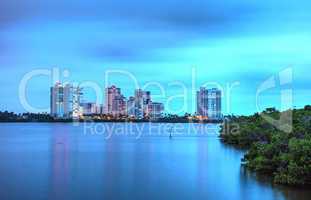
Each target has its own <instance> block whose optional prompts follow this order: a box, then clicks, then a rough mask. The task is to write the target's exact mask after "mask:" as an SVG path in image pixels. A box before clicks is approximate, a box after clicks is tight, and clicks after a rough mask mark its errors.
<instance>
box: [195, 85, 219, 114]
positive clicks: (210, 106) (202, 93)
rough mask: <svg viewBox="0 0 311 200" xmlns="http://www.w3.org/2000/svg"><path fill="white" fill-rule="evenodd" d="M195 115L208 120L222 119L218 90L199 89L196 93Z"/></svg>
mask: <svg viewBox="0 0 311 200" xmlns="http://www.w3.org/2000/svg"><path fill="white" fill-rule="evenodd" d="M197 115H199V116H202V117H208V118H209V119H220V118H221V117H222V113H221V91H220V90H218V89H216V88H212V89H206V88H204V87H201V88H200V90H199V91H197Z"/></svg>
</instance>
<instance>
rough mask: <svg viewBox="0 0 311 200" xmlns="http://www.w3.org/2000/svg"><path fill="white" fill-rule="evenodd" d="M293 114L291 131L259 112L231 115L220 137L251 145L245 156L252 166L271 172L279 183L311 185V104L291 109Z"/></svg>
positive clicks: (277, 114) (271, 111)
mask: <svg viewBox="0 0 311 200" xmlns="http://www.w3.org/2000/svg"><path fill="white" fill-rule="evenodd" d="M286 112H287V114H288V113H289V112H290V111H286ZM263 113H264V114H265V115H268V116H269V117H272V118H274V119H278V117H280V114H284V113H281V112H279V111H277V110H275V109H267V110H266V111H264V112H263ZM292 116H293V124H292V126H293V130H292V132H290V133H285V132H282V131H280V130H278V129H277V128H275V127H274V126H273V125H271V124H269V123H268V122H266V121H265V119H264V118H262V117H261V115H260V114H258V113H256V114H254V115H252V116H248V117H245V116H241V117H234V116H232V117H229V118H228V119H227V120H226V121H225V122H224V125H223V127H222V132H221V136H220V137H221V138H222V140H223V142H225V143H228V144H233V145H235V146H239V147H246V148H247V149H248V152H247V153H246V155H245V156H244V159H243V160H244V161H245V163H246V166H247V167H248V168H249V169H250V170H253V171H255V172H257V173H261V174H266V175H268V176H271V177H273V180H274V182H275V183H278V184H285V185H296V186H298V185H299V186H302V185H311V106H306V107H305V108H304V109H298V110H297V109H295V110H292ZM232 127H238V131H237V129H235V130H234V132H233V131H232V130H233V128H232Z"/></svg>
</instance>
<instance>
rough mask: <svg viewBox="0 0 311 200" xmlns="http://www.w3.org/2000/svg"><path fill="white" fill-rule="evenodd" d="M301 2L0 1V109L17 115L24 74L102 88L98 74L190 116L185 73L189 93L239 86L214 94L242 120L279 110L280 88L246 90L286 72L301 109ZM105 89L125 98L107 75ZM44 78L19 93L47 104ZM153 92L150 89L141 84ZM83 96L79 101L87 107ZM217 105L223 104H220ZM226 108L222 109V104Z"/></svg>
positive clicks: (89, 97) (307, 50)
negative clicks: (208, 86) (41, 72)
mask: <svg viewBox="0 0 311 200" xmlns="http://www.w3.org/2000/svg"><path fill="white" fill-rule="evenodd" d="M310 10H311V2H310V1H308V0H298V1H290V0H282V1H281V0H275V1H271V2H263V1H249V0H234V1H233V0H223V1H208V0H207V1H202V0H200V1H199V0H194V1H185V0H168V1H167V0H165V1H164V0H158V1H139V0H134V1H118V0H113V1H110V0H108V1H95V0H89V1H82V0H77V1H63V0H62V1H61V0H54V1H50V0H45V1H40V0H39V1H38V0H36V1H35V0H28V1H22V2H20V1H17V0H10V1H9V0H3V1H1V2H0V73H1V79H0V83H1V84H0V92H1V98H0V110H10V111H16V112H23V111H25V110H24V108H23V106H22V105H21V103H20V101H19V97H18V87H19V83H20V81H21V79H22V77H23V75H24V74H26V73H28V72H30V71H31V70H34V69H52V68H53V67H59V68H60V69H61V70H68V71H69V72H70V76H69V77H68V78H65V80H64V81H76V82H83V81H94V82H95V83H97V84H99V85H100V86H102V87H104V83H105V80H104V79H105V76H104V75H105V72H106V71H107V70H124V71H127V72H130V73H131V74H133V75H134V76H135V77H136V78H137V80H138V81H139V84H140V85H141V86H143V85H144V84H146V83H148V82H149V81H156V82H159V83H161V85H162V86H163V87H164V88H165V91H166V96H165V97H162V98H156V97H155V100H157V101H163V102H167V100H168V99H170V97H172V96H176V95H178V94H181V92H182V88H181V87H178V86H177V85H176V84H175V86H174V82H175V83H176V81H179V82H182V83H183V84H184V85H185V86H186V88H187V89H188V94H187V99H186V100H185V101H186V102H187V105H186V106H184V104H183V102H184V100H183V99H182V98H179V99H178V98H177V97H176V98H175V99H174V100H172V101H170V102H168V104H167V107H169V108H170V110H171V111H172V112H176V113H182V112H193V105H194V104H193V102H192V97H191V94H190V93H191V88H192V76H191V73H192V70H193V69H194V70H195V72H196V78H195V83H196V88H199V86H200V85H202V84H204V83H206V82H217V83H219V84H220V85H221V86H223V87H226V86H227V84H232V83H234V82H239V85H238V86H236V87H235V88H234V89H233V90H232V92H231V96H230V97H228V95H225V96H224V101H223V108H224V112H225V113H235V114H250V113H253V112H257V111H258V109H259V110H260V109H264V108H265V107H271V106H275V107H280V101H281V100H280V99H281V97H280V91H281V87H279V86H278V87H275V88H273V89H270V90H268V91H265V92H264V93H263V94H262V95H261V96H260V98H259V99H260V101H259V104H260V106H259V108H257V107H256V91H257V89H258V87H259V86H260V84H261V83H263V82H264V81H265V80H266V79H267V78H269V77H271V76H273V75H277V74H278V73H279V72H280V71H282V70H284V69H286V68H288V67H291V68H292V71H293V82H292V84H290V85H288V86H286V88H291V89H293V106H297V107H302V106H303V105H306V104H311V102H310V100H311V86H310V85H311V79H310V75H309V71H310V69H311V26H310V21H311V13H310ZM111 80H112V81H111V84H113V83H114V84H116V85H118V86H119V87H121V88H122V91H123V93H124V94H125V95H126V96H130V95H132V94H133V90H134V85H133V83H132V82H131V80H130V79H129V78H128V77H124V76H118V75H114V76H113V77H112V79H111ZM51 84H52V83H51V80H50V79H49V78H47V77H36V78H34V79H32V80H31V81H30V82H29V85H28V89H27V97H28V100H29V102H30V103H31V104H32V105H36V106H39V107H40V108H44V107H48V105H49V87H50V85H51ZM149 89H150V90H151V91H152V93H153V94H158V93H159V89H158V88H156V87H150V88H149ZM93 93H94V92H92V91H88V90H86V91H85V100H86V101H94V94H93ZM227 99H229V100H228V102H227ZM228 106H229V107H230V108H229V107H228Z"/></svg>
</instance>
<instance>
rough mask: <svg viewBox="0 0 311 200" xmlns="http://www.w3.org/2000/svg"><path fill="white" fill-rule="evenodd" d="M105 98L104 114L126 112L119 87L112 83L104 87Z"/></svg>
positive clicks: (121, 113)
mask: <svg viewBox="0 0 311 200" xmlns="http://www.w3.org/2000/svg"><path fill="white" fill-rule="evenodd" d="M105 98H106V102H105V109H106V112H105V113H106V114H111V115H113V116H120V115H125V114H126V99H125V97H124V96H123V95H122V94H121V89H120V88H117V87H116V86H114V85H113V86H111V87H108V88H106V94H105Z"/></svg>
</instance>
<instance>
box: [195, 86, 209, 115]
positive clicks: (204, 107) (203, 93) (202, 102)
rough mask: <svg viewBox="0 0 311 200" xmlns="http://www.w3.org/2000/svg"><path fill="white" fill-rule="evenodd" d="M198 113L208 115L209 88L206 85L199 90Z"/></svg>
mask: <svg viewBox="0 0 311 200" xmlns="http://www.w3.org/2000/svg"><path fill="white" fill-rule="evenodd" d="M197 115H199V116H202V117H207V116H208V90H207V89H206V88H204V87H201V88H200V90H199V91H197Z"/></svg>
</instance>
